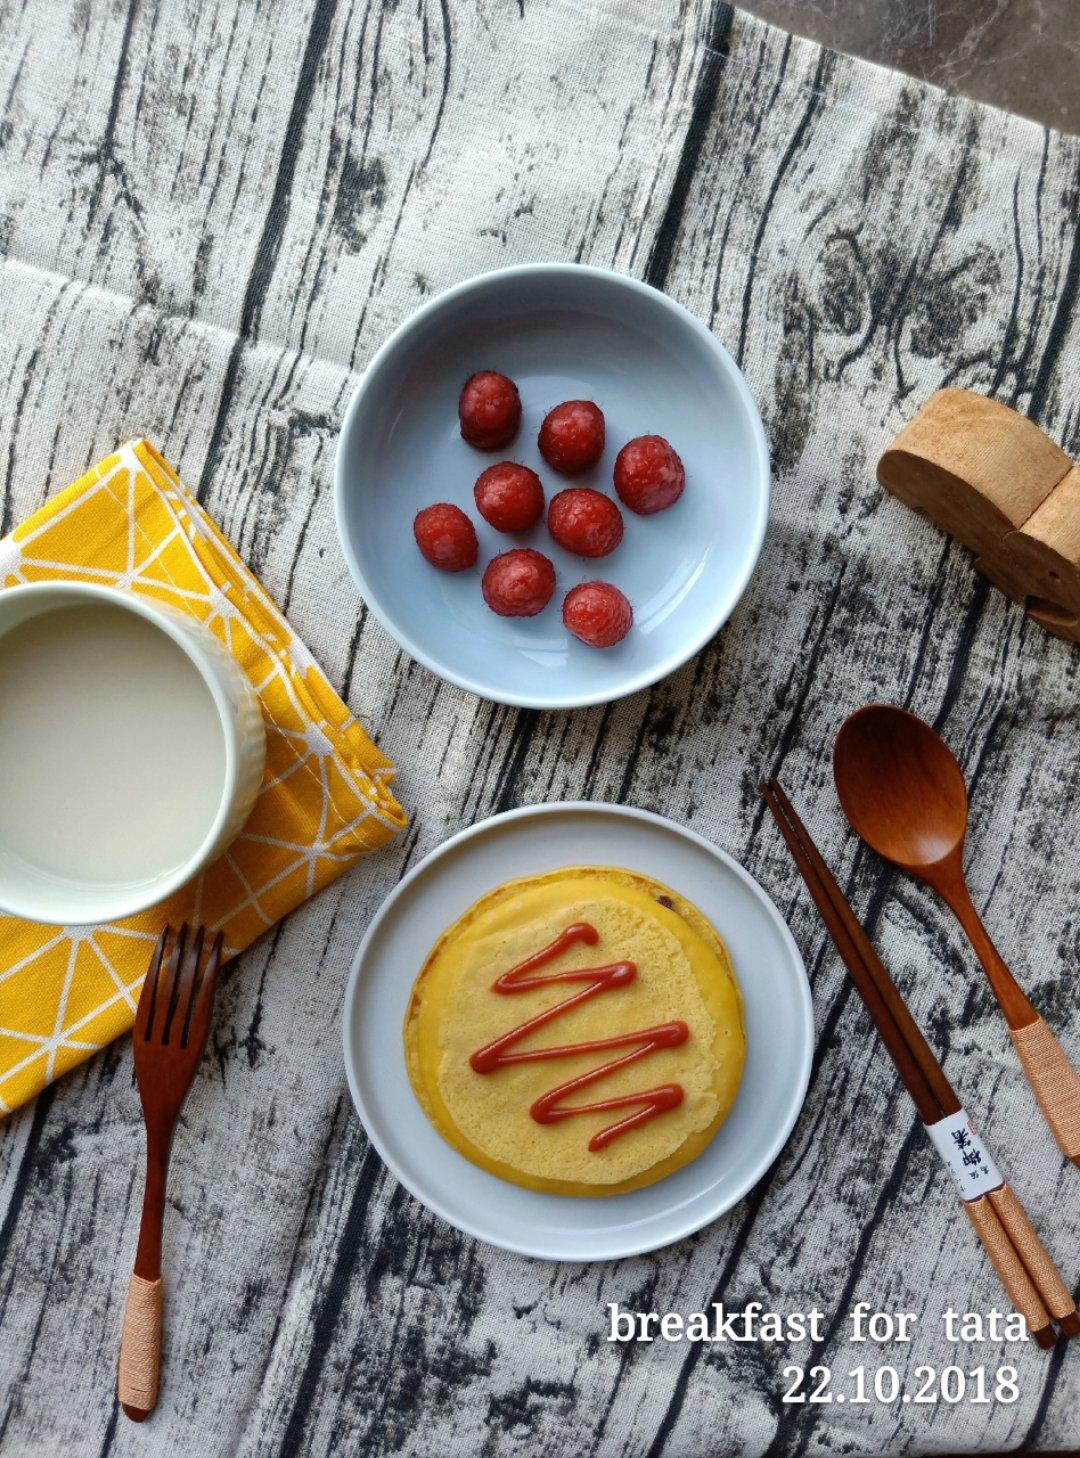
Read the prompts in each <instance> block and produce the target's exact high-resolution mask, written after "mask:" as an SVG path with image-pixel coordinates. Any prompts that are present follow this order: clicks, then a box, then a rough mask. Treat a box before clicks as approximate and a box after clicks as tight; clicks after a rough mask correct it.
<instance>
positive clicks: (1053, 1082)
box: [833, 704, 1080, 1166]
mask: <svg viewBox="0 0 1080 1458" xmlns="http://www.w3.org/2000/svg"><path fill="white" fill-rule="evenodd" d="M833 773H834V774H835V776H836V790H837V794H838V795H839V796H840V804H841V805H842V806H843V810H844V814H845V815H846V816H847V818H848V820H849V821H850V822H851V826H852V829H854V830H855V831H856V833H857V834H858V835H860V836H861V837H862V839H863V840H865V841H866V843H867V844H868V845H870V846H872V847H873V849H874V850H876V851H877V853H878V854H879V855H881V856H884V857H885V859H886V860H887V861H892V862H893V864H894V865H897V866H899V867H900V868H901V869H902V870H905V871H907V872H908V874H909V875H912V876H915V877H917V878H918V879H919V880H920V881H925V882H926V883H927V885H928V886H932V887H933V888H934V890H935V891H936V892H937V893H938V895H939V896H940V897H941V898H942V900H943V901H944V902H945V903H946V905H947V906H949V907H950V908H951V910H952V911H953V913H954V914H955V916H956V918H957V920H958V921H959V922H960V925H961V926H962V927H963V928H964V931H965V932H966V933H967V936H968V939H969V941H970V942H971V945H972V946H973V947H974V949H975V953H976V955H977V956H978V958H979V961H980V962H981V963H982V965H983V969H984V971H985V972H986V976H987V979H988V981H989V983H990V986H991V987H992V988H993V990H994V996H995V997H996V998H997V1000H998V1003H999V1005H1000V1007H1001V1010H1002V1012H1003V1013H1004V1014H1005V1020H1006V1022H1007V1023H1008V1025H1009V1035H1010V1037H1011V1038H1012V1040H1013V1043H1014V1044H1015V1046H1016V1051H1017V1052H1018V1053H1019V1055H1020V1061H1021V1063H1022V1064H1023V1065H1024V1072H1025V1073H1026V1074H1027V1078H1028V1082H1029V1083H1030V1084H1031V1087H1032V1089H1033V1090H1034V1092H1035V1097H1036V1098H1037V1099H1038V1101H1039V1104H1040V1106H1041V1108H1042V1111H1043V1113H1044V1114H1045V1115H1046V1121H1047V1123H1048V1124H1049V1125H1050V1128H1051V1130H1052V1131H1053V1134H1054V1138H1055V1139H1056V1140H1057V1142H1058V1144H1059V1145H1060V1146H1061V1149H1062V1151H1063V1152H1064V1153H1065V1155H1067V1157H1068V1158H1069V1159H1071V1160H1072V1161H1073V1163H1074V1164H1076V1165H1078V1166H1080V1074H1077V1072H1076V1070H1075V1068H1073V1066H1072V1064H1071V1063H1070V1062H1069V1060H1068V1058H1067V1057H1066V1056H1065V1053H1064V1051H1063V1049H1062V1047H1061V1045H1060V1044H1059V1043H1058V1041H1057V1039H1056V1038H1055V1037H1054V1035H1053V1033H1052V1032H1051V1031H1050V1029H1049V1028H1048V1027H1047V1025H1046V1023H1045V1022H1044V1021H1043V1019H1042V1018H1041V1017H1040V1016H1039V1014H1038V1013H1037V1012H1036V1010H1035V1008H1034V1007H1032V1005H1031V1003H1030V1002H1029V1000H1028V998H1027V997H1026V996H1025V994H1024V992H1023V991H1022V989H1021V988H1020V985H1019V983H1018V982H1017V980H1016V978H1015V977H1014V976H1013V974H1012V973H1011V972H1010V971H1009V969H1008V967H1007V966H1006V965H1005V963H1004V962H1003V961H1002V959H1001V957H1000V955H999V954H998V951H997V948H996V947H995V946H994V944H993V942H992V941H991V940H990V938H989V936H988V935H987V932H986V928H985V927H984V926H983V924H982V922H981V921H980V919H979V914H978V912H977V911H976V910H975V907H974V905H973V904H972V900H971V894H970V892H969V891H968V887H967V882H966V880H965V879H964V837H965V835H966V833H967V818H968V797H967V786H966V785H965V784H964V775H963V771H962V770H961V769H960V766H959V765H958V764H957V762H956V759H955V758H954V756H953V754H952V751H951V750H950V749H949V747H948V745H947V744H946V743H945V741H944V740H943V739H942V738H941V737H940V735H938V734H937V733H936V732H935V731H934V730H933V729H931V727H930V725H929V724H925V723H924V722H923V721H922V719H919V718H917V717H916V716H915V715H914V714H909V713H907V712H906V710H904V709H897V708H894V707H893V706H892V705H890V704H869V705H868V706H867V707H866V708H865V709H860V710H858V712H857V713H855V714H852V716H851V718H850V719H848V720H847V722H846V723H845V724H844V725H843V726H842V727H841V729H840V733H839V734H838V735H837V737H836V746H835V748H834V750H833Z"/></svg>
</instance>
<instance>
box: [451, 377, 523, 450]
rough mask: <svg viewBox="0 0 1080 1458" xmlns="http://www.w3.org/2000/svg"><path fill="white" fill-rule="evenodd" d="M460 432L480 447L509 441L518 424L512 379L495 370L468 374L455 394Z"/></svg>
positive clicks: (518, 398) (518, 408)
mask: <svg viewBox="0 0 1080 1458" xmlns="http://www.w3.org/2000/svg"><path fill="white" fill-rule="evenodd" d="M458 418H459V420H460V421H461V434H462V435H463V436H464V438H465V439H466V440H467V441H468V442H469V444H470V445H471V446H476V448H477V450H481V451H497V450H498V449H499V448H500V447H501V446H504V445H509V444H510V442H511V441H512V440H513V438H514V436H515V435H517V431H518V426H519V425H520V424H521V396H520V395H519V394H518V387H517V386H516V385H515V384H514V382H513V380H511V379H509V378H508V377H507V376H506V375H500V374H499V372H498V371H497V370H480V371H479V372H478V373H477V374H475V375H470V376H469V378H468V379H467V380H466V381H465V384H464V386H463V387H462V391H461V395H460V396H459V398H458Z"/></svg>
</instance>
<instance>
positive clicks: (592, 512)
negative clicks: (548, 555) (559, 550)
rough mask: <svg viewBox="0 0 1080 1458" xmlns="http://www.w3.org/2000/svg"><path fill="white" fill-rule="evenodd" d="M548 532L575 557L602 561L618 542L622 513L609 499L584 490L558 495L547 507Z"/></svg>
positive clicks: (579, 488)
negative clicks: (599, 558) (574, 553)
mask: <svg viewBox="0 0 1080 1458" xmlns="http://www.w3.org/2000/svg"><path fill="white" fill-rule="evenodd" d="M547 524H548V531H549V532H550V533H551V535H552V536H553V537H554V538H555V540H556V541H557V542H558V544H559V546H560V547H565V548H566V550H567V551H568V552H576V553H577V555H578V556H579V557H606V556H607V554H608V553H609V552H614V550H615V548H616V547H617V546H618V545H619V543H620V542H621V541H622V534H623V519H622V512H621V511H620V510H619V508H618V507H617V506H616V505H615V503H614V501H612V499H611V497H610V496H601V494H600V492H599V491H593V490H591V489H590V488H589V487H588V486H570V487H568V488H567V489H566V490H565V491H560V492H559V494H558V496H556V497H555V499H554V500H553V501H552V503H551V505H550V506H549V507H548V519H547Z"/></svg>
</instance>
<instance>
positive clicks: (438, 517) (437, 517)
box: [413, 501, 478, 572]
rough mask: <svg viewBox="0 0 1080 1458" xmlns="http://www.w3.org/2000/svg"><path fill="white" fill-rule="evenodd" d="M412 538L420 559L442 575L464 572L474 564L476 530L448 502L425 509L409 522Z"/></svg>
mask: <svg viewBox="0 0 1080 1458" xmlns="http://www.w3.org/2000/svg"><path fill="white" fill-rule="evenodd" d="M413 536H414V537H415V538H416V545H417V546H418V547H419V548H420V551H421V552H422V553H423V555H424V560H425V561H427V562H430V563H431V565H432V566H433V567H441V568H442V570H443V571H444V572H464V571H465V569H466V567H472V566H474V565H475V563H476V553H477V550H478V547H477V542H476V528H475V527H474V526H473V524H472V522H471V521H470V520H469V518H468V517H467V516H466V515H465V513H464V512H463V511H462V509H461V507H460V506H453V505H451V503H450V502H449V501H438V502H436V504H435V505H434V506H425V507H424V509H423V511H419V512H417V514H416V517H415V519H414V521H413Z"/></svg>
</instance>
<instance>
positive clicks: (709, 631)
mask: <svg viewBox="0 0 1080 1458" xmlns="http://www.w3.org/2000/svg"><path fill="white" fill-rule="evenodd" d="M544 273H547V274H551V273H554V274H556V275H558V274H571V273H572V274H574V275H575V276H580V275H582V274H584V275H586V276H588V277H591V278H594V279H602V280H604V281H605V282H611V281H614V282H615V283H616V284H618V285H621V286H623V287H626V288H627V289H629V290H630V291H631V292H635V293H639V294H642V295H645V296H648V297H650V298H652V299H654V300H657V301H659V303H660V304H661V305H662V306H663V307H666V308H668V309H669V310H671V311H672V313H674V314H675V315H676V316H677V317H678V318H679V319H681V321H682V322H683V324H684V325H686V326H687V327H689V328H690V329H691V330H692V331H693V332H694V333H696V334H697V335H698V336H699V337H700V338H701V339H703V340H704V341H705V342H706V343H707V344H708V346H709V347H710V348H711V349H712V351H713V353H714V354H715V355H716V357H717V359H718V360H719V363H720V365H721V368H722V369H723V370H724V372H725V373H726V374H727V375H728V377H729V378H730V379H731V382H732V384H733V385H734V387H735V391H736V394H737V395H738V396H739V397H740V399H741V401H742V405H743V409H744V411H745V414H746V418H747V420H748V422H749V426H750V435H751V438H752V440H753V443H754V448H755V454H756V456H757V467H758V469H757V478H758V484H759V486H760V491H759V495H758V506H757V514H756V518H755V520H754V522H753V524H752V525H753V531H752V541H751V546H750V550H749V551H748V552H747V554H746V557H745V560H744V562H743V564H742V567H741V568H740V570H739V572H738V573H737V574H736V575H735V577H734V578H733V579H732V586H731V588H730V589H729V591H728V592H727V593H725V594H724V596H723V597H722V598H720V599H719V606H718V607H717V608H716V610H715V611H713V612H712V613H710V614H707V615H706V617H705V618H704V619H703V626H702V627H700V628H699V629H698V630H697V631H696V632H695V633H692V634H691V635H689V637H688V638H687V640H686V642H685V643H684V644H683V645H682V646H681V647H680V648H678V649H677V650H676V651H675V652H674V653H673V654H671V655H669V656H668V657H667V658H665V659H664V660H663V661H662V662H661V663H659V664H657V665H653V666H652V667H650V668H646V669H644V670H642V671H641V672H640V673H638V674H637V675H636V676H635V677H634V678H632V679H630V680H629V681H628V682H627V684H626V685H625V686H624V687H622V688H619V689H616V690H615V691H614V692H613V691H612V690H610V689H599V690H593V691H589V690H584V691H582V692H581V693H577V694H570V695H566V696H563V695H555V696H554V697H541V696H538V695H537V694H534V693H514V692H512V691H510V690H507V689H502V690H499V689H498V688H497V686H496V687H495V688H489V687H488V686H486V685H484V684H481V683H479V682H477V681H476V680H475V679H473V678H470V676H469V675H468V674H466V673H459V672H458V671H457V670H456V669H454V668H453V667H452V666H450V665H447V664H445V663H440V662H439V661H438V660H437V659H436V658H435V657H433V656H432V655H431V654H429V653H428V652H427V651H426V650H425V649H423V648H421V647H420V646H419V644H417V643H415V642H414V641H413V640H412V639H411V638H410V636H409V635H408V633H406V632H405V631H403V630H402V629H401V628H399V627H398V625H397V624H396V623H395V622H394V621H393V619H392V617H391V615H390V614H389V613H388V612H387V611H386V610H385V609H384V607H383V605H382V603H381V602H380V601H379V600H378V596H377V594H376V593H375V591H374V589H373V588H372V586H371V584H370V583H369V581H368V579H367V576H366V575H365V573H364V570H363V568H362V567H361V565H360V562H359V560H358V559H357V556H356V553H355V552H354V551H353V546H352V541H351V539H350V536H349V533H348V531H347V529H346V525H345V498H346V492H347V489H348V488H347V484H346V479H345V467H344V464H343V463H344V458H345V454H346V447H347V443H348V440H349V437H350V436H351V434H352V431H353V430H354V429H355V428H356V427H355V420H356V417H357V415H358V414H359V411H360V403H361V401H362V400H363V398H364V395H365V394H366V392H367V390H368V389H369V387H370V385H371V381H372V380H373V379H374V377H375V374H376V372H377V371H378V370H379V369H380V368H381V367H382V366H383V364H384V363H385V361H386V359H387V357H388V356H389V355H390V353H391V352H392V351H393V350H395V349H396V348H397V347H398V345H399V344H400V343H401V342H402V341H403V340H404V339H405V338H406V337H407V336H408V335H409V334H411V333H412V332H413V331H414V330H416V329H417V328H419V326H420V325H421V324H422V323H423V322H424V321H425V320H426V319H427V318H428V317H429V316H430V315H432V314H434V313H436V312H437V311H438V310H439V309H440V308H442V307H443V306H444V305H445V304H447V303H448V302H450V301H451V300H453V299H456V298H460V297H461V296H462V295H464V294H468V293H471V292H474V291H477V290H480V289H482V288H484V287H485V286H486V285H488V284H489V283H491V281H492V280H493V279H495V278H514V277H518V278H520V277H525V276H527V275H536V274H544ZM333 495H334V520H335V524H336V526H337V534H338V543H339V545H340V547H341V551H342V555H343V556H344V558H345V565H346V566H347V567H348V569H349V575H350V576H351V577H352V580H353V583H354V585H355V586H356V587H357V589H358V590H359V592H360V595H361V597H362V599H363V601H364V603H365V604H366V605H367V607H368V608H370V609H371V611H372V612H373V613H374V614H375V617H376V618H377V619H378V621H379V623H380V624H381V625H382V627H383V628H384V629H385V630H386V632H387V633H389V634H390V636H391V638H393V640H394V642H395V643H397V644H398V646H399V647H400V648H402V649H404V651H405V652H406V653H408V654H409V656H410V657H411V658H414V659H415V660H416V661H417V662H418V663H420V664H422V665H423V666H424V667H425V668H427V669H429V670H430V671H431V672H432V673H434V674H435V675H436V677H438V678H440V679H442V680H443V681H444V682H446V683H451V684H453V685H454V686H455V687H456V688H460V689H464V690H465V691H466V692H467V693H471V694H475V695H476V696H477V698H480V699H484V700H485V701H487V702H488V703H495V704H506V705H508V706H509V707H511V708H517V709H550V710H563V709H584V708H589V707H592V706H594V705H597V704H612V703H616V702H617V701H618V700H619V699H623V698H626V697H628V696H629V695H630V694H635V693H640V692H641V690H642V689H647V688H651V687H652V686H653V684H656V683H659V682H661V680H663V679H665V678H668V677H669V676H670V675H671V674H673V673H675V672H676V671H677V670H678V669H680V668H682V666H683V665H684V664H685V663H688V662H689V661H690V659H691V658H693V657H694V656H695V655H696V654H698V653H700V652H701V650H702V649H703V648H704V647H705V646H706V644H707V643H709V642H711V641H712V639H713V638H714V637H715V636H716V634H717V633H718V632H719V631H720V629H721V628H722V627H723V626H724V624H725V623H726V622H727V621H728V619H729V618H730V617H731V615H732V613H733V612H734V611H735V609H736V607H738V605H739V602H740V601H741V600H742V596H743V593H744V592H745V591H746V588H747V585H748V584H749V581H750V578H751V577H752V576H753V574H754V571H755V569H756V567H757V564H758V561H759V559H760V557H761V549H762V547H763V545H764V542H765V532H766V529H767V527H768V523H769V508H770V502H771V496H772V458H771V456H770V453H769V446H768V441H767V440H766V437H765V427H764V425H763V423H762V419H761V412H760V410H759V409H758V406H757V402H756V401H755V399H754V397H753V395H752V394H751V392H750V386H749V385H748V384H747V382H746V376H745V375H744V374H743V372H742V370H741V369H740V368H739V365H738V364H737V363H736V361H735V360H734V358H733V357H732V355H731V354H730V353H729V352H728V350H727V349H725V347H724V346H723V344H721V342H720V340H719V339H717V337H716V335H715V334H713V332H712V330H711V329H709V328H708V327H707V326H706V325H705V324H704V323H703V322H702V321H701V320H700V319H699V318H698V317H697V315H696V314H692V313H691V312H690V310H689V309H687V308H686V307H685V306H684V305H683V304H680V303H679V302H678V300H677V299H673V298H672V297H671V295H670V294H667V293H665V292H664V291H663V290H662V289H658V288H655V287H654V286H653V285H652V284H649V283H646V282H644V280H642V279H638V278H633V277H632V276H631V275H629V274H625V273H619V272H618V271H617V270H616V269H613V268H600V267H598V266H596V265H595V264H588V263H565V262H558V261H556V262H551V263H545V262H542V261H540V262H534V263H517V264H510V265H508V266H507V267H505V268H492V269H487V270H485V272H483V273H477V274H473V275H472V276H471V277H469V278H466V279H462V280H460V281H459V282H458V283H456V284H451V286H450V287H449V288H446V289H443V290H442V292H441V293H438V294H436V295H435V297H434V298H432V299H428V300H427V302H426V303H424V304H421V305H420V307H419V308H417V309H414V310H413V312H412V313H411V314H409V315H408V316H407V317H406V318H405V319H403V320H402V321H401V323H400V324H399V325H398V326H397V327H396V328H395V329H394V330H393V331H392V332H391V333H390V334H389V335H388V336H387V338H386V339H385V340H384V341H383V342H382V344H381V345H380V346H379V348H378V349H377V350H376V351H375V353H374V354H373V355H372V357H371V359H370V360H369V361H368V364H367V366H366V368H365V369H364V372H363V374H362V375H361V377H360V379H359V381H358V383H357V385H356V388H355V389H354V390H353V392H352V394H351V395H350V397H349V403H348V404H347V405H346V407H345V414H344V417H343V418H342V422H341V429H340V431H339V432H338V440H337V448H336V450H335V452H334V491H333Z"/></svg>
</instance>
